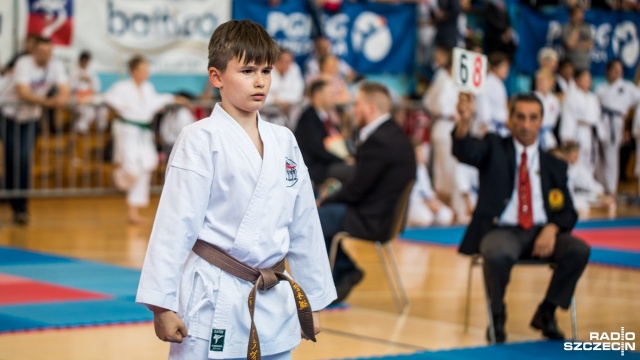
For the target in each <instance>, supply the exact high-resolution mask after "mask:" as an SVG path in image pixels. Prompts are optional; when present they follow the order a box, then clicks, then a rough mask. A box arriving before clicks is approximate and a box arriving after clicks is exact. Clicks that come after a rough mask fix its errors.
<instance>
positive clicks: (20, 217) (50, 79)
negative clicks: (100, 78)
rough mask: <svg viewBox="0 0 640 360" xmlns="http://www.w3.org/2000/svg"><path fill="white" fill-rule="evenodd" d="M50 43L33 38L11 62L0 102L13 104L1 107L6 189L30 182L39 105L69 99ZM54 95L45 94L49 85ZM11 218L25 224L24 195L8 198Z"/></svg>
mask: <svg viewBox="0 0 640 360" xmlns="http://www.w3.org/2000/svg"><path fill="white" fill-rule="evenodd" d="M52 51H53V45H52V44H51V40H49V39H48V38H44V37H38V38H36V39H35V44H34V46H33V50H32V53H31V54H27V55H24V56H21V57H20V58H19V59H18V60H17V61H16V63H15V67H14V69H13V72H12V74H10V75H9V76H10V77H11V79H10V83H9V86H8V87H7V88H6V89H4V91H3V92H2V93H1V96H0V102H7V103H16V102H22V103H24V104H19V105H5V106H3V107H2V115H3V117H4V119H3V124H1V126H0V130H1V131H0V135H1V136H2V140H3V142H4V146H5V148H4V164H5V169H6V173H5V174H4V178H5V182H6V188H7V190H9V191H11V190H28V189H29V184H30V183H31V168H32V164H31V159H32V153H33V148H34V145H35V141H36V132H37V127H38V122H39V120H40V119H41V118H42V108H43V107H47V108H52V107H60V106H63V105H65V104H66V103H67V102H68V100H69V88H68V78H67V73H66V71H65V69H64V67H63V66H62V64H61V63H60V62H58V61H57V60H56V59H53V58H52ZM54 87H55V88H56V89H57V91H56V94H55V95H54V96H48V95H49V94H50V92H51V90H52V89H53V88H54ZM9 204H10V205H11V209H12V210H13V221H14V223H16V224H18V225H26V224H27V223H28V221H29V209H28V203H27V198H26V197H17V198H11V199H9Z"/></svg>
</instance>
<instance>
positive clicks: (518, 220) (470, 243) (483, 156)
mask: <svg viewBox="0 0 640 360" xmlns="http://www.w3.org/2000/svg"><path fill="white" fill-rule="evenodd" d="M458 109H459V110H458V111H459V112H460V115H461V116H460V117H461V120H460V122H459V123H458V125H457V126H456V128H455V130H454V131H453V133H452V136H453V154H454V155H455V156H456V157H457V158H458V159H459V160H460V161H461V162H463V163H466V164H469V165H472V166H475V167H477V168H478V170H479V173H480V193H479V196H478V205H477V207H476V210H475V211H474V213H473V219H472V221H471V224H469V227H468V228H467V231H466V233H465V236H464V239H463V240H462V244H461V245H460V249H459V251H460V252H461V253H463V254H467V255H472V254H476V253H480V254H481V255H482V257H483V260H484V265H483V267H484V277H485V282H486V284H487V287H488V289H489V296H490V298H491V310H492V312H493V323H494V326H495V336H496V341H497V342H504V341H505V339H506V334H505V332H504V323H505V319H506V312H505V306H504V303H503V300H504V292H505V288H506V286H507V283H508V282H509V276H510V273H511V268H512V267H513V265H514V264H515V262H516V261H517V260H518V259H523V258H541V259H549V260H550V261H552V262H554V263H555V264H556V267H555V270H554V273H553V277H552V278H551V283H550V284H549V287H548V289H547V293H546V295H545V298H544V300H543V302H542V303H541V304H540V306H539V307H538V309H537V311H536V313H535V315H534V317H533V320H532V321H531V326H532V327H534V328H535V329H538V330H541V331H542V334H543V335H544V336H545V337H547V338H551V339H563V338H564V335H563V333H562V332H561V331H560V330H559V329H558V327H557V323H556V319H555V310H556V308H557V307H558V306H560V307H561V308H563V309H568V307H569V305H570V302H571V297H572V296H573V293H574V290H575V288H576V284H577V282H578V279H579V278H580V275H581V274H582V272H583V270H584V268H585V267H586V265H587V262H588V259H589V253H590V249H589V246H588V245H587V244H585V243H584V242H583V241H582V240H580V239H577V238H576V237H574V236H572V235H571V230H572V229H573V227H574V225H575V223H576V221H577V214H576V211H575V209H574V207H573V202H572V200H571V195H570V193H569V190H568V188H567V165H566V163H564V162H562V161H561V160H559V159H557V158H555V157H553V156H552V155H550V154H547V153H545V152H543V151H542V150H541V149H540V148H539V145H538V134H539V132H540V128H541V126H542V111H543V110H542V103H541V102H540V100H539V99H538V98H537V97H536V96H535V95H533V94H527V95H518V96H516V97H515V99H514V100H513V102H512V105H511V109H510V116H509V127H510V130H511V133H512V136H509V137H506V138H500V137H498V136H496V135H493V134H487V135H486V136H485V137H484V138H483V139H475V138H472V137H470V136H469V127H470V125H471V118H472V116H471V114H472V113H473V100H472V98H471V96H470V95H469V94H461V95H460V103H459V105H458Z"/></svg>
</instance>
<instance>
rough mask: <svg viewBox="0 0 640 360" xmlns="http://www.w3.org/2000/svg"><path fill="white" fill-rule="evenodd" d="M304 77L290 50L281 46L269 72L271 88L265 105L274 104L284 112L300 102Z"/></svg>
mask: <svg viewBox="0 0 640 360" xmlns="http://www.w3.org/2000/svg"><path fill="white" fill-rule="evenodd" d="M303 96H304V78H303V77H302V71H301V70H300V66H298V64H297V63H296V62H295V58H294V57H293V54H292V53H291V51H290V50H288V49H285V48H282V49H281V51H280V55H278V60H276V62H275V64H273V71H272V72H271V90H269V95H268V96H267V101H266V102H265V105H276V106H278V107H279V108H280V109H281V110H282V112H283V113H284V114H288V113H289V110H290V109H291V107H292V106H295V105H298V104H300V103H301V102H302V97H303Z"/></svg>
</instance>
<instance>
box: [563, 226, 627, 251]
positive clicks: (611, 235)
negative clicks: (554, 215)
mask: <svg viewBox="0 0 640 360" xmlns="http://www.w3.org/2000/svg"><path fill="white" fill-rule="evenodd" d="M574 234H575V235H576V236H577V237H579V238H581V239H583V240H584V241H586V242H587V243H588V244H589V245H591V246H593V247H598V248H604V249H612V250H625V251H633V252H640V228H613V229H581V230H574Z"/></svg>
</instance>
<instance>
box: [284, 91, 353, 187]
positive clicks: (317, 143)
mask: <svg viewBox="0 0 640 360" xmlns="http://www.w3.org/2000/svg"><path fill="white" fill-rule="evenodd" d="M309 98H310V99H311V104H310V105H309V107H307V108H306V110H305V111H304V112H303V113H302V114H301V115H300V119H299V120H298V125H297V127H296V131H295V133H294V134H295V136H296V140H297V141H298V146H300V152H301V153H302V158H303V159H304V163H305V165H307V168H308V169H309V176H310V177H311V181H313V183H314V184H315V185H320V184H322V183H323V182H324V181H325V180H326V179H327V178H328V177H335V178H337V179H338V180H340V181H344V180H346V179H347V178H348V173H349V171H350V170H349V165H347V164H346V163H345V161H344V160H343V158H341V157H338V156H336V155H334V154H333V153H331V152H329V151H328V150H327V148H326V147H325V139H327V138H328V137H329V136H333V135H338V137H339V132H338V129H337V128H336V126H335V125H334V124H333V122H332V121H331V118H330V114H332V113H333V111H334V110H335V96H334V94H333V91H332V89H331V86H330V85H329V83H328V82H326V81H324V80H317V81H314V82H313V83H311V85H310V87H309ZM344 150H345V151H346V146H345V147H344Z"/></svg>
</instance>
